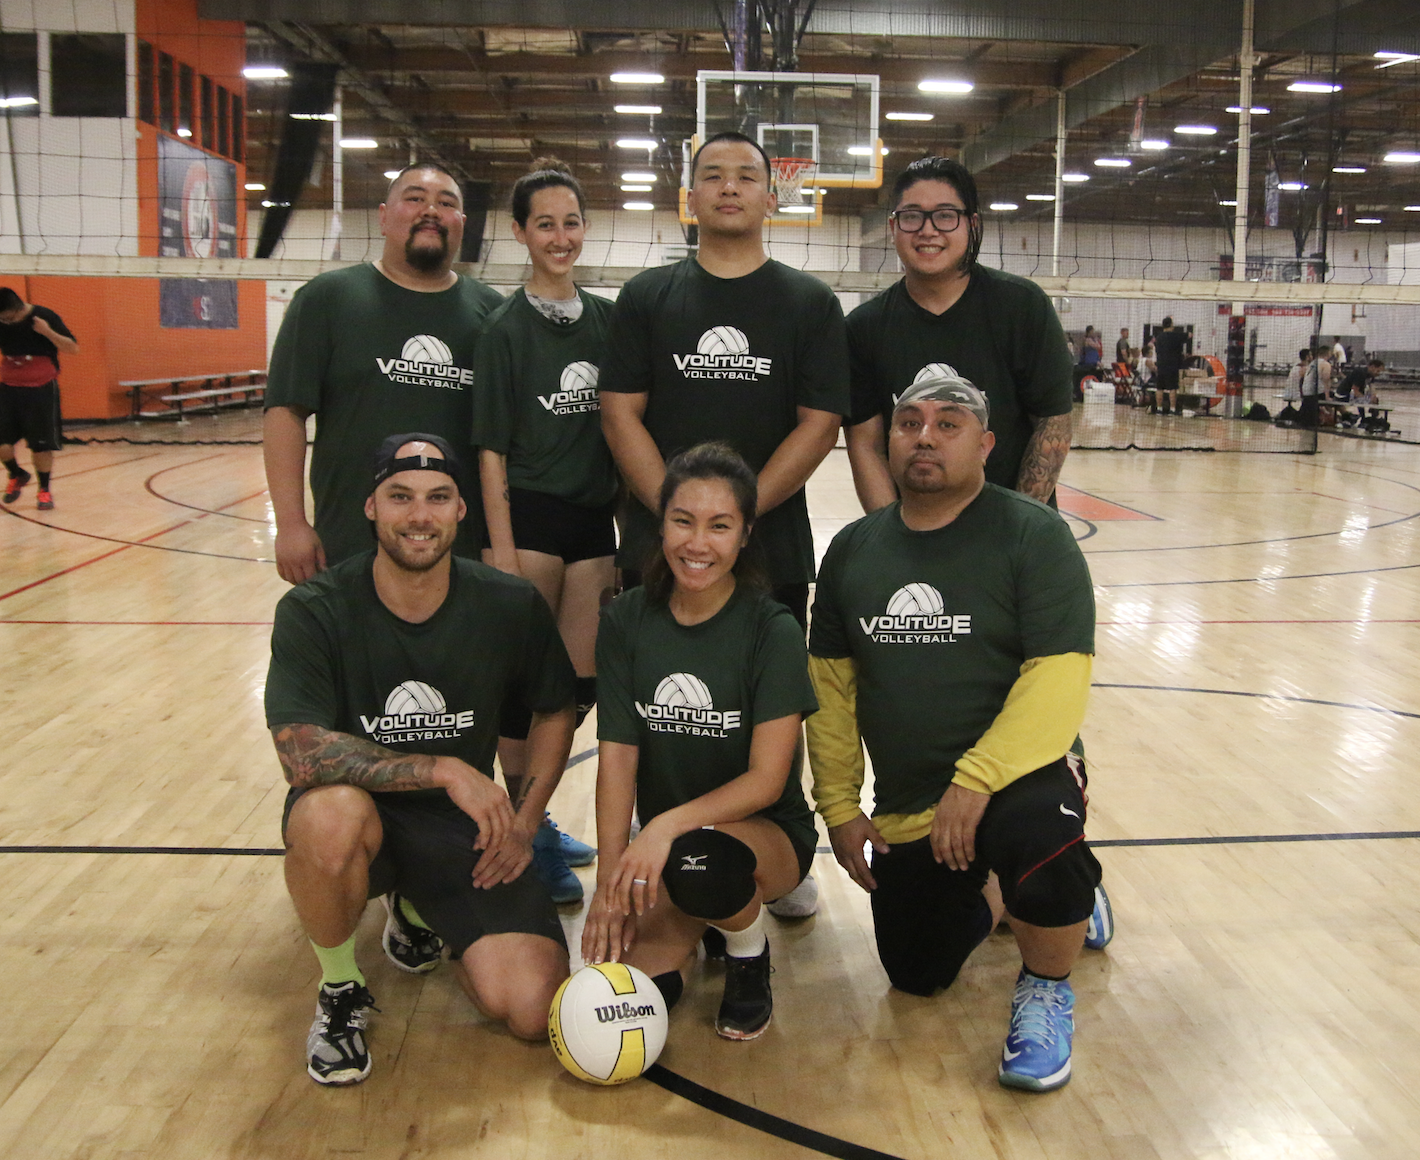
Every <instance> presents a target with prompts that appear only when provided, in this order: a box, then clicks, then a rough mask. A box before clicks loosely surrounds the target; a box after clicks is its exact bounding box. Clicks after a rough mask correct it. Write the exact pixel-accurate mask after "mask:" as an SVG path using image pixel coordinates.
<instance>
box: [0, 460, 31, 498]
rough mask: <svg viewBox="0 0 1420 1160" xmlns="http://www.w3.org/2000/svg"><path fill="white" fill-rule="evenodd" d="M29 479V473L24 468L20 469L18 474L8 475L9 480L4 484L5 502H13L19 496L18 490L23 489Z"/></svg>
mask: <svg viewBox="0 0 1420 1160" xmlns="http://www.w3.org/2000/svg"><path fill="white" fill-rule="evenodd" d="M29 481H30V473H29V472H28V471H26V470H25V469H24V468H21V469H20V474H19V475H12V476H10V481H9V482H8V483H7V484H5V502H6V503H14V502H15V501H16V500H17V499H19V498H20V492H22V491H24V490H25V484H27V483H29Z"/></svg>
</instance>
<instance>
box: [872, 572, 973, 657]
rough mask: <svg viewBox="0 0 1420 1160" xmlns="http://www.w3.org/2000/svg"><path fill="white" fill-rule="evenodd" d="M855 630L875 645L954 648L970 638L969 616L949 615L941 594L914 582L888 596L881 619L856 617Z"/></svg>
mask: <svg viewBox="0 0 1420 1160" xmlns="http://www.w3.org/2000/svg"><path fill="white" fill-rule="evenodd" d="M858 626H859V627H860V628H861V629H862V630H863V635H864V636H868V637H871V638H872V640H873V642H874V643H875V644H955V643H956V642H957V641H958V640H959V639H960V638H961V637H964V636H970V635H971V615H970V614H969V613H965V614H963V613H956V614H953V613H949V612H948V611H947V602H946V601H945V600H944V599H943V598H942V594H941V592H940V591H938V590H937V589H936V588H934V587H933V586H932V585H931V584H927V583H925V582H923V581H920V580H918V581H913V582H912V583H911V584H904V585H903V586H902V587H901V588H899V589H898V590H897V591H896V592H894V593H893V594H892V595H891V596H889V597H888V600H887V605H886V606H885V607H884V609H883V613H882V615H881V616H860V617H859V618H858Z"/></svg>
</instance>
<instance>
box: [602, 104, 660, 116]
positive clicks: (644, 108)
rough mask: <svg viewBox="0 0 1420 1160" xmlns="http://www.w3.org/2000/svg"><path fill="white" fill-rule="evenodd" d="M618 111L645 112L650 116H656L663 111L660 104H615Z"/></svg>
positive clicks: (614, 106)
mask: <svg viewBox="0 0 1420 1160" xmlns="http://www.w3.org/2000/svg"><path fill="white" fill-rule="evenodd" d="M612 108H613V109H615V110H616V111H617V112H618V113H645V114H647V115H648V116H655V115H656V114H657V113H659V112H660V111H661V106H660V105H613V106H612Z"/></svg>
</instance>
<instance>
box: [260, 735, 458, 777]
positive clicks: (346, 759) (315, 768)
mask: <svg viewBox="0 0 1420 1160" xmlns="http://www.w3.org/2000/svg"><path fill="white" fill-rule="evenodd" d="M271 739H272V740H273V741H274V742H275V743H276V754H277V756H278V757H280V759H281V768H282V770H284V771H285V774H286V780H287V781H288V782H289V783H290V784H291V785H293V786H295V787H296V788H297V789H310V788H312V787H314V786H319V785H358V786H359V787H360V788H361V789H366V790H370V791H371V792H376V793H378V792H380V791H382V790H408V789H429V788H431V787H432V786H433V784H434V783H433V780H432V774H433V772H434V759H433V758H432V757H430V756H429V755H428V754H424V753H396V752H395V751H394V750H392V749H386V748H385V747H384V746H383V745H376V744H375V743H374V742H373V741H362V740H361V739H360V738H358V737H352V736H351V735H350V734H349V733H337V732H335V731H334V730H332V729H322V728H321V727H320V726H319V725H278V726H277V727H276V728H275V729H273V730H272V731H271Z"/></svg>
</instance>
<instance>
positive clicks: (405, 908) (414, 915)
mask: <svg viewBox="0 0 1420 1160" xmlns="http://www.w3.org/2000/svg"><path fill="white" fill-rule="evenodd" d="M399 912H400V914H402V915H404V917H405V918H406V919H408V920H409V921H410V923H412V924H413V925H414V926H417V927H418V928H419V929H420V930H433V929H434V928H433V927H432V926H430V925H429V924H428V923H427V922H425V921H424V920H423V919H422V918H420V917H419V912H418V911H417V910H415V909H414V904H413V903H412V902H410V901H409V899H407V898H405V897H404V895H402V894H401V895H400V896H399Z"/></svg>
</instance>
